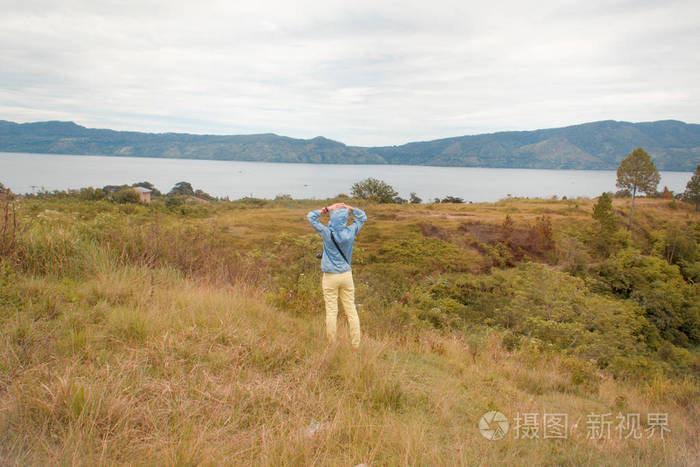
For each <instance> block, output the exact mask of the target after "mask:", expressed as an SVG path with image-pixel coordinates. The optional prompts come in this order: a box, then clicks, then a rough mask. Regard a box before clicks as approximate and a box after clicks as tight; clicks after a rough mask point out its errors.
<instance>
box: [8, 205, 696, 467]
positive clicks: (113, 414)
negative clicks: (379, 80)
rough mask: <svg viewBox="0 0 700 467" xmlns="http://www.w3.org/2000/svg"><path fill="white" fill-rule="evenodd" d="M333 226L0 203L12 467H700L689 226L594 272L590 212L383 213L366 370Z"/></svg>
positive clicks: (383, 209) (185, 211)
mask: <svg viewBox="0 0 700 467" xmlns="http://www.w3.org/2000/svg"><path fill="white" fill-rule="evenodd" d="M11 203H14V204H11ZM311 203H313V205H314V207H315V205H316V204H317V203H319V201H303V200H297V201H295V200H277V201H261V200H252V199H249V200H241V201H236V202H223V201H222V202H214V203H209V204H204V205H203V204H199V203H195V204H193V205H178V206H171V207H168V206H167V205H166V204H165V202H164V201H163V200H155V201H154V202H152V203H151V204H149V205H140V204H117V203H111V202H108V201H104V200H102V201H89V200H81V199H80V197H79V195H77V194H76V195H71V194H66V193H64V194H60V193H56V194H47V195H42V196H40V197H35V198H32V197H27V198H24V199H20V200H18V201H12V200H10V201H2V204H0V209H1V210H2V212H5V213H7V214H6V215H4V216H3V217H2V218H0V230H2V232H3V235H2V236H0V464H2V465H63V464H71V465H112V464H119V465H123V464H127V465H132V464H133V465H141V464H144V463H148V464H155V465H200V464H204V465H269V466H277V465H349V466H353V465H361V464H366V465H371V466H375V465H694V464H696V463H697V459H698V458H699V457H700V451H699V449H700V448H699V447H698V443H697V441H698V436H697V435H698V431H697V430H698V425H697V421H698V418H699V417H700V405H699V402H698V401H699V400H700V398H699V397H698V396H699V395H700V386H699V385H698V374H699V373H698V372H700V355H699V354H698V349H697V341H698V338H700V334H698V329H699V328H698V322H700V321H699V317H698V314H697V312H698V308H697V303H698V302H697V294H698V293H699V292H698V291H697V289H696V288H695V287H696V286H695V284H697V280H698V278H699V277H700V276H698V275H699V274H700V258H699V257H698V255H697V240H696V238H698V237H697V234H698V232H699V227H698V225H697V215H696V214H695V213H694V212H693V211H692V208H691V207H690V206H687V205H685V204H680V203H678V204H669V203H668V202H666V201H663V200H640V201H638V203H639V204H638V208H637V209H638V214H637V218H638V220H639V222H638V223H637V224H635V226H636V227H635V232H634V233H635V236H634V237H633V238H631V237H629V235H628V234H626V232H623V231H619V232H617V233H616V234H615V236H614V239H615V241H616V242H617V241H619V242H620V244H619V245H612V246H613V247H614V249H613V251H612V252H608V253H609V254H611V255H612V256H610V257H609V258H605V257H601V256H599V255H600V253H598V256H596V257H595V258H590V257H588V256H587V255H595V254H596V251H597V247H596V243H591V242H594V240H595V239H596V238H597V237H596V235H597V231H596V229H595V228H594V227H595V224H594V221H593V220H592V219H591V210H592V205H593V201H591V200H585V199H582V200H567V201H554V200H527V201H525V200H516V199H514V200H507V201H504V202H499V203H495V204H479V205H420V206H416V205H401V206H395V205H390V206H386V205H373V204H367V205H366V206H365V205H363V207H364V208H366V211H367V214H368V216H369V219H370V220H369V221H368V223H367V224H366V225H365V227H363V230H362V231H361V232H360V235H359V236H358V238H357V242H356V244H355V254H354V255H353V270H354V272H353V274H354V276H355V284H356V289H357V297H358V301H357V303H358V307H359V312H360V317H361V320H362V325H363V330H364V331H363V332H364V335H363V336H364V337H363V343H362V346H361V348H360V350H359V351H358V352H355V353H354V352H352V351H351V350H350V348H349V345H348V338H347V332H346V327H345V326H344V323H343V321H342V320H341V333H340V339H339V343H338V345H337V346H333V347H329V346H327V345H326V342H325V338H324V321H323V313H322V309H321V307H322V298H321V295H320V273H319V264H318V261H317V260H316V257H315V253H316V252H317V251H318V248H319V238H318V236H317V235H316V234H315V233H314V232H313V231H312V229H311V227H310V226H309V225H308V222H307V221H306V219H305V218H304V214H305V213H306V212H307V211H308V209H309V208H310V207H312V204H311ZM8 206H11V207H14V209H8V210H5V208H7V207H8ZM614 207H615V216H616V217H618V218H619V219H618V220H624V215H625V213H627V212H628V211H629V200H624V199H623V200H616V201H615V206H614ZM13 212H16V213H17V219H16V222H15V220H14V219H13V218H12V213H13ZM506 216H508V217H506ZM504 218H506V219H510V221H511V222H510V223H509V224H506V223H504ZM545 219H547V222H551V224H550V228H549V229H540V228H538V225H542V222H544V220H545ZM503 226H508V227H507V228H506V227H503ZM547 231H549V232H553V233H554V237H551V238H549V239H548V236H547V235H546V232H547ZM538 232H539V234H538ZM543 242H554V245H549V246H547V245H546V244H545V243H543ZM669 242H670V243H669ZM613 243H614V242H613ZM260 245H266V246H267V247H266V248H264V249H261V247H260ZM668 245H677V248H675V249H674V254H675V255H676V259H677V260H679V258H681V259H680V260H679V262H680V261H682V264H683V266H682V267H681V268H680V269H679V267H678V265H675V264H673V265H671V264H668V262H667V258H666V257H665V255H666V253H665V252H666V251H667V248H666V247H667V246H668ZM543 247H546V248H548V250H547V249H543ZM642 250H644V251H647V252H649V254H642V253H641V251H642ZM547 261H548V262H550V263H552V264H551V265H550V264H547V263H546V262H547ZM508 262H510V263H517V265H514V264H510V265H507V264H506V263H508ZM679 264H680V263H679ZM576 271H578V274H579V275H582V276H583V277H585V278H586V280H585V281H584V280H582V279H581V278H580V277H576V276H575V275H574V274H575V273H576ZM686 277H689V278H690V277H692V278H694V281H695V282H692V281H688V280H686V279H685V278H686ZM613 279H614V280H613ZM608 280H613V281H612V283H610V284H607V282H606V281H608ZM606 284H607V285H606ZM608 285H610V286H612V288H611V287H608ZM657 318H658V320H657ZM679 320H680V321H679ZM657 329H658V330H657ZM661 330H668V331H669V333H661ZM679 330H680V331H682V332H680V333H679V332H678V331H679ZM672 331H675V332H672ZM688 336H689V337H688ZM689 339H694V342H693V343H692V344H691V343H690V342H689ZM672 341H673V342H675V343H672ZM693 345H695V347H693ZM492 411H498V412H501V413H502V414H503V415H504V416H505V417H506V419H507V421H508V422H509V424H508V426H507V427H506V426H505V425H503V424H499V425H498V426H500V427H501V428H502V429H503V432H502V434H503V437H502V439H488V438H487V437H486V436H493V435H495V432H494V431H493V425H491V428H489V426H487V427H486V429H484V431H483V433H482V431H480V429H479V427H480V420H481V418H482V416H483V415H484V414H486V413H488V412H492ZM564 416H565V417H566V418H564ZM552 422H554V423H552ZM482 428H483V424H482ZM499 436H500V434H499Z"/></svg>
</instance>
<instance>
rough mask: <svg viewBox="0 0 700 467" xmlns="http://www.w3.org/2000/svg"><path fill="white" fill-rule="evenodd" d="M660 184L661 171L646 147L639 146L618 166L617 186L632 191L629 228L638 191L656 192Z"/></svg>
mask: <svg viewBox="0 0 700 467" xmlns="http://www.w3.org/2000/svg"><path fill="white" fill-rule="evenodd" d="M658 184H659V171H658V170H656V166H655V165H654V162H653V161H652V160H651V157H649V154H647V152H646V151H645V150H644V149H642V148H637V149H635V150H634V151H632V152H631V153H630V154H629V155H628V156H627V157H625V158H624V159H622V162H620V167H618V168H617V187H618V188H622V189H626V190H629V191H631V192H632V209H631V210H630V221H629V224H628V225H627V230H630V229H631V228H632V217H633V216H634V198H635V196H636V195H637V191H639V192H642V193H645V194H647V195H648V194H651V193H655V192H656V187H657V186H658Z"/></svg>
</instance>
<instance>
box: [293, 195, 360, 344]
mask: <svg viewBox="0 0 700 467" xmlns="http://www.w3.org/2000/svg"><path fill="white" fill-rule="evenodd" d="M327 212H329V213H330V221H329V222H328V226H325V225H323V224H322V223H321V222H320V221H319V220H318V218H319V217H321V214H324V213H327ZM349 213H352V215H353V216H355V221H354V222H353V223H352V224H350V225H346V224H347V223H348V217H349ZM306 217H307V218H308V219H309V222H311V225H312V226H313V228H314V229H315V230H316V232H318V233H319V235H321V238H322V239H323V256H322V258H321V271H323V279H322V281H321V285H322V287H323V299H324V301H325V303H326V336H327V337H328V341H329V342H330V343H334V342H335V335H336V328H337V317H338V297H340V301H341V302H342V304H343V311H345V316H347V318H348V326H349V328H350V339H351V343H352V346H353V348H358V347H359V346H360V319H359V317H358V316H357V309H356V308H355V285H354V283H353V280H352V269H351V267H350V263H351V262H352V247H353V244H354V243H355V236H356V235H357V233H358V232H359V231H360V229H361V228H362V225H363V224H364V223H365V221H366V220H367V215H366V214H365V213H364V211H362V210H361V209H359V208H354V207H352V206H348V205H347V204H345V203H335V204H332V205H330V206H326V207H324V208H322V209H316V210H313V211H310V212H309V214H308V215H307V216H306Z"/></svg>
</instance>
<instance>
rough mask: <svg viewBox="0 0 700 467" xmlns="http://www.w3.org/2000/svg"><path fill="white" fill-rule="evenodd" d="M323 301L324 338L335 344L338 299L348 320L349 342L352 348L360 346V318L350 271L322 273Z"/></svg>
mask: <svg viewBox="0 0 700 467" xmlns="http://www.w3.org/2000/svg"><path fill="white" fill-rule="evenodd" d="M321 285H322V287H323V299H324V301H325V302H326V336H327V337H328V341H329V342H331V343H333V342H335V334H336V329H337V319H338V297H340V301H341V302H342V303H343V311H345V316H347V318H348V327H349V328H350V340H351V343H352V346H353V347H354V348H358V347H359V346H360V318H359V317H358V316H357V309H356V308H355V284H354V283H353V281H352V270H350V271H346V272H342V273H340V274H334V273H330V272H324V273H323V279H322V280H321Z"/></svg>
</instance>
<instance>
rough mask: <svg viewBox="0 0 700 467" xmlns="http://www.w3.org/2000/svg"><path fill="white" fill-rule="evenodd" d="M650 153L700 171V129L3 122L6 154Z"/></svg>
mask: <svg viewBox="0 0 700 467" xmlns="http://www.w3.org/2000/svg"><path fill="white" fill-rule="evenodd" d="M637 147H643V148H645V150H646V151H647V152H649V153H650V154H651V155H652V157H653V158H654V160H655V162H656V165H657V167H658V168H659V169H662V170H684V171H693V170H695V167H696V166H697V165H698V164H700V125H697V124H687V123H683V122H679V121H673V120H668V121H659V122H648V123H628V122H617V121H603V122H594V123H585V124H582V125H574V126H569V127H564V128H553V129H545V130H535V131H510V132H500V133H492V134H483V135H473V136H460V137H455V138H445V139H438V140H434V141H426V142H415V143H408V144H404V145H401V146H385V147H357V146H346V145H344V144H342V143H339V142H337V141H332V140H329V139H327V138H323V137H316V138H313V139H309V140H304V139H295V138H288V137H284V136H278V135H275V134H271V133H270V134H260V135H231V136H218V135H191V134H180V133H159V134H154V133H138V132H127V131H113V130H100V129H88V128H85V127H82V126H80V125H76V124H75V123H73V122H37V123H23V124H17V123H13V122H7V121H0V151H5V152H35V153H55V154H100V155H109V156H134V157H170V158H193V159H217V160H246V161H265V162H304V163H330V164H410V165H440V166H465V167H512V168H541V169H615V168H616V167H617V165H618V163H619V161H620V160H621V159H622V158H623V157H625V156H626V155H627V154H629V153H630V152H631V151H632V150H633V149H635V148H637Z"/></svg>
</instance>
